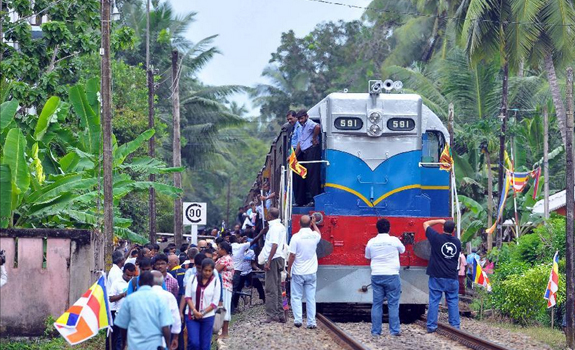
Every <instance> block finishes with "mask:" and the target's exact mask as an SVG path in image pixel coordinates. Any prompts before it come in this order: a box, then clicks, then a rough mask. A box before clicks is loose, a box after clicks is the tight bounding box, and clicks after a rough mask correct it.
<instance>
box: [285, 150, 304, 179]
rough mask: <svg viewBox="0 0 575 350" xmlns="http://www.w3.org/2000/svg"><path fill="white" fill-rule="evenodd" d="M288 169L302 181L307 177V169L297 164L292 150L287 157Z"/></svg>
mask: <svg viewBox="0 0 575 350" xmlns="http://www.w3.org/2000/svg"><path fill="white" fill-rule="evenodd" d="M289 168H290V169H291V170H292V171H293V172H294V173H296V174H298V175H299V176H301V177H302V178H304V179H305V177H306V176H307V169H306V168H305V167H304V166H303V165H301V164H299V163H298V162H297V157H296V155H295V151H294V150H293V148H292V149H291V154H290V156H289Z"/></svg>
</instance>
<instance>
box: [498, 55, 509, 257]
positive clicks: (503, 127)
mask: <svg viewBox="0 0 575 350" xmlns="http://www.w3.org/2000/svg"><path fill="white" fill-rule="evenodd" d="M508 86H509V63H508V62H505V64H504V65H503V87H502V90H503V91H502V97H501V109H500V110H499V118H501V135H499V174H498V175H499V183H498V185H497V187H498V190H499V198H501V194H502V193H504V192H505V184H504V183H503V181H505V168H504V167H503V164H504V163H505V132H506V127H507V91H508ZM503 200H504V199H500V201H503ZM498 226H499V227H498V228H497V237H496V240H495V242H496V244H497V248H501V245H502V244H503V218H501V220H500V222H499V223H498Z"/></svg>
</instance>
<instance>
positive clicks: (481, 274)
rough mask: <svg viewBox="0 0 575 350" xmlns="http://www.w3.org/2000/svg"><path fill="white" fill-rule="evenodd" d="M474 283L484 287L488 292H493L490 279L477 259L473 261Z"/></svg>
mask: <svg viewBox="0 0 575 350" xmlns="http://www.w3.org/2000/svg"><path fill="white" fill-rule="evenodd" d="M473 282H475V283H477V284H478V285H480V286H483V287H484V288H485V289H487V291H488V292H491V283H490V282H489V278H488V277H487V274H486V273H485V271H483V269H482V268H481V265H480V264H479V262H478V261H477V259H474V260H473Z"/></svg>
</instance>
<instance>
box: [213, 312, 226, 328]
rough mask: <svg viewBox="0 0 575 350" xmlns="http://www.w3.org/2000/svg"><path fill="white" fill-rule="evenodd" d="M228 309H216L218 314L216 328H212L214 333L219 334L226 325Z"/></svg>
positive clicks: (215, 321)
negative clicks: (225, 319)
mask: <svg viewBox="0 0 575 350" xmlns="http://www.w3.org/2000/svg"><path fill="white" fill-rule="evenodd" d="M226 312H227V311H226V309H225V308H223V307H219V308H218V309H217V310H216V316H215V318H214V329H213V330H212V333H213V334H218V333H219V332H220V329H222V327H223V326H224V318H225V317H226Z"/></svg>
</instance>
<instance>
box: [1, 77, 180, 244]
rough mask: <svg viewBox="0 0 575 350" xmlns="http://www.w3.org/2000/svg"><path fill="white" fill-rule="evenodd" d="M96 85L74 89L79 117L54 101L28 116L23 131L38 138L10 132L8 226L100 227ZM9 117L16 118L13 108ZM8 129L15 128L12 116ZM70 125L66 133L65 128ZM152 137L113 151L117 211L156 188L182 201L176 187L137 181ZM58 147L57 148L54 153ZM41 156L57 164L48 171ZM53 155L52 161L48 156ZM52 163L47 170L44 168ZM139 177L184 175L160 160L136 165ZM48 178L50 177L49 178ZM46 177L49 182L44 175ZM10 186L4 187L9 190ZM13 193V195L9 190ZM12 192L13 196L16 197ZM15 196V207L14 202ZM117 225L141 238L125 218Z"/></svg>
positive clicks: (6, 149) (5, 148) (123, 233)
mask: <svg viewBox="0 0 575 350" xmlns="http://www.w3.org/2000/svg"><path fill="white" fill-rule="evenodd" d="M98 88H99V83H98V80H97V79H90V80H87V81H86V84H85V85H80V84H78V85H76V86H73V87H72V88H71V89H70V94H69V98H70V102H71V105H72V107H73V111H74V112H75V115H70V113H69V112H70V109H69V108H68V104H67V103H65V102H61V101H60V99H58V98H50V99H48V101H47V102H46V103H45V104H44V109H43V110H42V111H41V113H40V116H39V117H36V116H27V119H29V120H30V123H29V125H28V124H22V123H18V124H21V125H22V127H26V128H27V129H29V130H30V132H32V131H34V132H33V134H31V135H29V136H28V138H26V137H24V135H23V132H22V130H21V129H20V128H19V127H15V128H12V129H10V130H9V131H8V132H7V137H6V140H5V143H4V144H3V145H1V147H0V151H1V153H2V154H3V156H2V169H1V172H0V176H1V178H0V182H2V184H4V183H6V184H8V186H7V187H8V190H5V189H3V193H2V194H3V198H2V201H0V204H1V205H2V208H1V213H2V221H1V222H0V223H1V224H2V226H3V227H6V226H9V227H12V226H17V227H60V228H61V227H78V228H94V227H99V226H100V225H101V218H102V212H101V206H99V205H98V204H97V203H98V202H99V203H102V201H103V198H102V192H101V191H100V190H98V189H97V185H98V182H99V181H100V178H101V177H100V175H99V172H100V170H99V169H100V167H101V164H100V162H101V155H100V152H101V150H100V140H101V138H102V134H101V127H100V119H99V107H98V104H99V103H98V99H97V95H98ZM11 111H13V112H15V109H14V108H11ZM12 118H13V120H12V121H10V122H9V123H8V124H10V123H14V124H16V116H15V115H12ZM63 125H66V127H67V128H66V129H63V128H62V126H63ZM152 135H154V130H153V129H152V130H147V131H144V132H143V133H141V135H139V136H138V137H137V138H136V139H134V140H132V141H129V142H126V143H124V144H121V145H117V144H116V145H115V147H114V149H113V157H114V159H113V166H114V173H115V174H114V204H115V206H116V207H117V206H118V205H119V204H120V202H121V200H122V199H123V198H124V197H125V196H126V195H128V194H130V193H137V192H147V191H148V189H149V188H150V187H153V188H155V189H156V190H157V191H158V192H159V193H162V194H164V195H166V196H169V197H172V198H174V197H176V196H178V195H180V194H181V190H179V189H176V188H174V187H173V186H170V185H166V184H162V183H158V182H149V181H139V180H138V179H135V178H132V177H131V176H130V175H129V174H128V171H127V170H129V169H132V167H131V162H130V156H131V155H132V154H133V153H134V152H136V151H137V150H138V149H140V148H141V147H142V145H143V144H144V143H145V142H146V141H147V140H148V139H149V138H150V137H151V136H152ZM54 145H58V147H53V146H54ZM39 154H43V155H44V156H45V159H46V158H48V160H49V161H51V162H53V163H54V164H55V165H54V166H52V167H50V168H49V167H46V166H45V165H44V163H42V162H41V161H40V158H39ZM46 156H48V157H46ZM46 164H49V163H46ZM134 169H138V173H137V174H139V175H141V176H142V177H145V176H147V175H149V174H150V173H167V172H174V171H181V169H174V168H167V167H165V165H164V164H163V163H162V162H160V161H156V160H154V159H150V158H147V163H145V164H142V161H141V159H140V162H139V163H137V164H135V165H134ZM46 173H47V174H46ZM46 175H47V176H46ZM3 187H4V186H3ZM10 190H11V191H10ZM10 192H11V193H10ZM5 194H6V195H8V196H7V198H10V194H11V197H12V200H11V203H10V201H9V200H6V196H5ZM116 214H117V216H116V218H115V219H114V224H115V231H116V234H117V235H118V236H120V237H123V238H128V237H129V238H130V239H131V240H132V241H138V240H139V241H140V242H142V241H143V239H142V238H141V237H139V236H137V235H136V234H135V233H134V232H132V231H131V230H130V229H129V227H130V224H131V222H132V220H126V219H124V218H122V217H121V216H119V214H120V213H119V212H116Z"/></svg>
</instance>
